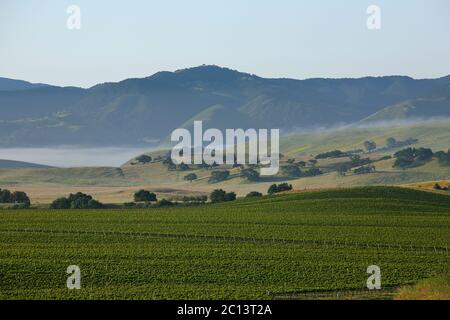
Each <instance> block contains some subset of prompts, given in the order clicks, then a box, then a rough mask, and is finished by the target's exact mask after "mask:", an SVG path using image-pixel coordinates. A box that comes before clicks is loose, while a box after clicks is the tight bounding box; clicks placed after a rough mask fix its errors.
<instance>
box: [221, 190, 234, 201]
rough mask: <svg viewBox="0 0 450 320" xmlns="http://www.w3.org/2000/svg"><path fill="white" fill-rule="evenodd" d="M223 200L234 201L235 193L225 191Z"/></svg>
mask: <svg viewBox="0 0 450 320" xmlns="http://www.w3.org/2000/svg"><path fill="white" fill-rule="evenodd" d="M224 200H225V201H234V200H236V193H234V192H227V193H225V197H224Z"/></svg>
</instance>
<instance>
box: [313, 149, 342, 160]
mask: <svg viewBox="0 0 450 320" xmlns="http://www.w3.org/2000/svg"><path fill="white" fill-rule="evenodd" d="M348 155H349V154H348V153H347V152H343V151H341V150H333V151H328V152H324V153H319V154H318V155H317V156H316V157H315V158H316V159H326V158H343V157H347V156H348Z"/></svg>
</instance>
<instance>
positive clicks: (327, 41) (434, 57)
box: [0, 0, 450, 87]
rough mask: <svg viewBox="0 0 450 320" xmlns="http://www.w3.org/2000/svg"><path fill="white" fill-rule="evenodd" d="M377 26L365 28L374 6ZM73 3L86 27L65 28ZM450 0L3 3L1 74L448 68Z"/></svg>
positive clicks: (51, 77) (58, 76)
mask: <svg viewBox="0 0 450 320" xmlns="http://www.w3.org/2000/svg"><path fill="white" fill-rule="evenodd" d="M372 4H374V5H378V6H379V7H380V8H381V29H380V30H369V29H368V28H367V27H366V20H367V17H368V14H367V13H366V9H367V7H368V6H369V5H372ZM69 5H78V6H79V7H80V9H81V29H80V30H69V29H68V28H67V27H66V20H67V18H68V17H69V14H68V13H67V12H66V9H67V7H68V6H69ZM449 35H450V1H449V0H394V1H392V0H389V1H387V0H386V1H381V0H370V1H366V0H342V1H337V0H314V1H313V0H308V1H301V0H270V1H269V0H164V1H163V0H161V1H151V0H147V1H138V0H128V1H113V0H71V1H65V0H0V77H9V78H15V79H24V80H28V81H32V82H45V83H50V84H56V85H76V86H83V87H88V86H91V85H94V84H96V83H99V82H105V81H119V80H123V79H125V78H130V77H145V76H148V75H151V74H153V73H155V72H157V71H160V70H170V71H174V70H176V69H180V68H185V67H191V66H197V65H201V64H217V65H220V66H226V67H230V68H232V69H238V70H240V71H245V72H250V73H254V74H257V75H260V76H264V77H290V78H298V79H303V78H311V77H360V76H366V75H390V74H401V75H409V76H412V77H415V78H432V77H440V76H444V75H448V74H450V36H449Z"/></svg>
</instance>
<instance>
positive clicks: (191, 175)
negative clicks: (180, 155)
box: [183, 173, 198, 182]
mask: <svg viewBox="0 0 450 320" xmlns="http://www.w3.org/2000/svg"><path fill="white" fill-rule="evenodd" d="M197 178H198V177H197V175H196V174H195V173H189V174H187V175H185V176H184V178H183V179H184V180H186V181H189V182H192V181H194V180H196V179H197Z"/></svg>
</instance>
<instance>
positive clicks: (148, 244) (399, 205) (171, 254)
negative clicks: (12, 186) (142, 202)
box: [0, 187, 450, 299]
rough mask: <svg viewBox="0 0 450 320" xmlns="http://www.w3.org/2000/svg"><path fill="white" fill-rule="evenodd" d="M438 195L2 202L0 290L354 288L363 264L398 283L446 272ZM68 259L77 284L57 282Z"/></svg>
mask: <svg viewBox="0 0 450 320" xmlns="http://www.w3.org/2000/svg"><path fill="white" fill-rule="evenodd" d="M449 199H450V198H449V197H448V196H444V195H439V194H433V193H427V192H422V191H416V190H408V189H400V188H386V187H369V188H356V189H347V190H334V191H331V190H330V191H317V192H306V193H290V194H285V195H280V196H276V197H263V198H261V199H252V200H239V201H236V202H234V203H226V204H218V205H207V206H204V207H191V208H169V209H143V210H107V211H102V210H88V211H73V210H68V211H44V210H28V211H3V212H0V214H1V218H2V225H1V227H0V240H1V241H0V270H2V273H1V278H2V279H1V280H2V281H1V282H0V283H1V287H0V297H1V298H4V299H10V298H62V299H68V298H125V299H139V298H164V299H165V298H190V299H198V298H200V299H206V298H209V299H213V298H217V299H228V298H263V299H264V298H265V299H267V298H269V297H268V296H267V295H266V292H267V291H270V292H272V293H274V294H277V295H284V294H288V295H294V296H295V295H296V293H300V292H310V291H313V292H316V291H328V290H352V289H363V288H364V287H365V282H366V279H367V276H368V275H367V274H366V269H367V267H368V266H369V265H372V264H376V265H379V266H380V267H381V268H382V285H383V287H390V286H397V285H404V284H410V283H414V282H416V281H418V280H420V279H423V278H427V277H430V276H434V275H437V274H442V273H443V272H445V271H447V270H448V251H446V250H445V247H446V246H447V250H448V244H449V243H450V232H449V231H450V229H449V226H450V202H449ZM435 248H437V250H438V251H436V249H435ZM442 250H444V251H442ZM71 264H76V265H79V266H80V268H81V272H82V288H83V289H82V290H79V291H69V290H67V289H66V288H65V283H66V277H67V275H66V273H65V271H66V268H67V266H68V265H71Z"/></svg>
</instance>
